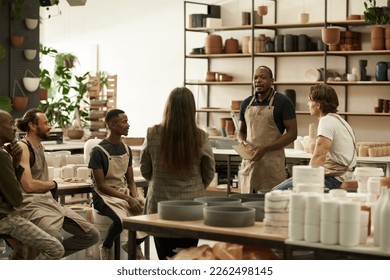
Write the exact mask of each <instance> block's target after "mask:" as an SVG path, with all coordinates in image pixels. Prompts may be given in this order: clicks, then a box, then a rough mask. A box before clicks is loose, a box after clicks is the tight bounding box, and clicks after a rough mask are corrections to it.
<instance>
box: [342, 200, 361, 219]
mask: <svg viewBox="0 0 390 280" xmlns="http://www.w3.org/2000/svg"><path fill="white" fill-rule="evenodd" d="M360 212H361V210H360V203H358V202H353V201H343V202H341V203H340V217H339V221H340V223H344V224H358V225H360V219H361V217H360V215H361V214H360Z"/></svg>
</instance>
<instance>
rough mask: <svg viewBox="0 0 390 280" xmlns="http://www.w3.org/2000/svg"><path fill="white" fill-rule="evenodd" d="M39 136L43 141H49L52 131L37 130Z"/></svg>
mask: <svg viewBox="0 0 390 280" xmlns="http://www.w3.org/2000/svg"><path fill="white" fill-rule="evenodd" d="M37 136H38V137H39V138H40V139H41V140H47V139H49V138H50V131H44V130H41V129H38V130H37Z"/></svg>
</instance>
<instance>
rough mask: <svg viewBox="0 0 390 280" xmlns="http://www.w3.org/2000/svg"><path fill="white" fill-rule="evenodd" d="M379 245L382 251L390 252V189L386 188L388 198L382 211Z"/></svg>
mask: <svg viewBox="0 0 390 280" xmlns="http://www.w3.org/2000/svg"><path fill="white" fill-rule="evenodd" d="M379 222H380V234H379V246H380V248H381V250H382V251H385V252H390V238H389V237H390V190H389V189H387V188H386V199H385V200H384V202H383V204H382V207H381V212H380V218H379Z"/></svg>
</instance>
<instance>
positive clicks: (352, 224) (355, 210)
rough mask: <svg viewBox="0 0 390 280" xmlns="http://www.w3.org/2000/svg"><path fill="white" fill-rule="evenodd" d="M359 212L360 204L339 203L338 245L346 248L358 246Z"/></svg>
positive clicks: (350, 202)
mask: <svg viewBox="0 0 390 280" xmlns="http://www.w3.org/2000/svg"><path fill="white" fill-rule="evenodd" d="M360 212H361V210H360V203H358V202H355V201H342V202H340V225H339V227H340V231H339V240H340V242H339V243H340V245H342V246H348V247H351V246H357V245H359V241H360V231H361V229H360V221H361V214H360ZM367 223H368V221H367Z"/></svg>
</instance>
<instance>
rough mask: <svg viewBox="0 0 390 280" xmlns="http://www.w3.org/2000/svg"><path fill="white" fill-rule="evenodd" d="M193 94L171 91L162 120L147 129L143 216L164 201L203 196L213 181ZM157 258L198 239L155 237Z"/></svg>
mask: <svg viewBox="0 0 390 280" xmlns="http://www.w3.org/2000/svg"><path fill="white" fill-rule="evenodd" d="M195 114H196V107H195V99H194V95H193V94H192V92H191V91H190V90H189V89H188V88H185V87H178V88H175V89H173V90H172V92H171V94H170V95H169V97H168V100H167V102H166V105H165V111H164V115H163V120H162V122H161V123H160V124H158V125H155V126H153V127H150V128H148V131H147V137H146V140H145V143H144V149H143V150H142V153H141V173H142V176H144V177H145V179H146V180H148V181H149V187H148V194H147V198H146V206H145V209H146V213H147V214H154V213H157V203H158V202H159V201H164V200H193V199H194V198H196V197H200V196H204V195H205V188H206V187H207V186H208V185H209V184H210V182H211V181H212V180H213V177H214V173H215V161H214V155H213V151H212V148H211V144H210V141H209V139H208V135H207V133H206V132H204V131H203V130H201V129H199V128H198V127H197V125H196V121H195ZM154 241H155V245H156V250H157V254H158V257H159V259H165V258H167V257H172V256H173V255H174V254H175V251H174V250H175V249H177V248H188V247H192V246H197V244H198V240H197V239H189V238H162V237H155V238H154Z"/></svg>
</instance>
